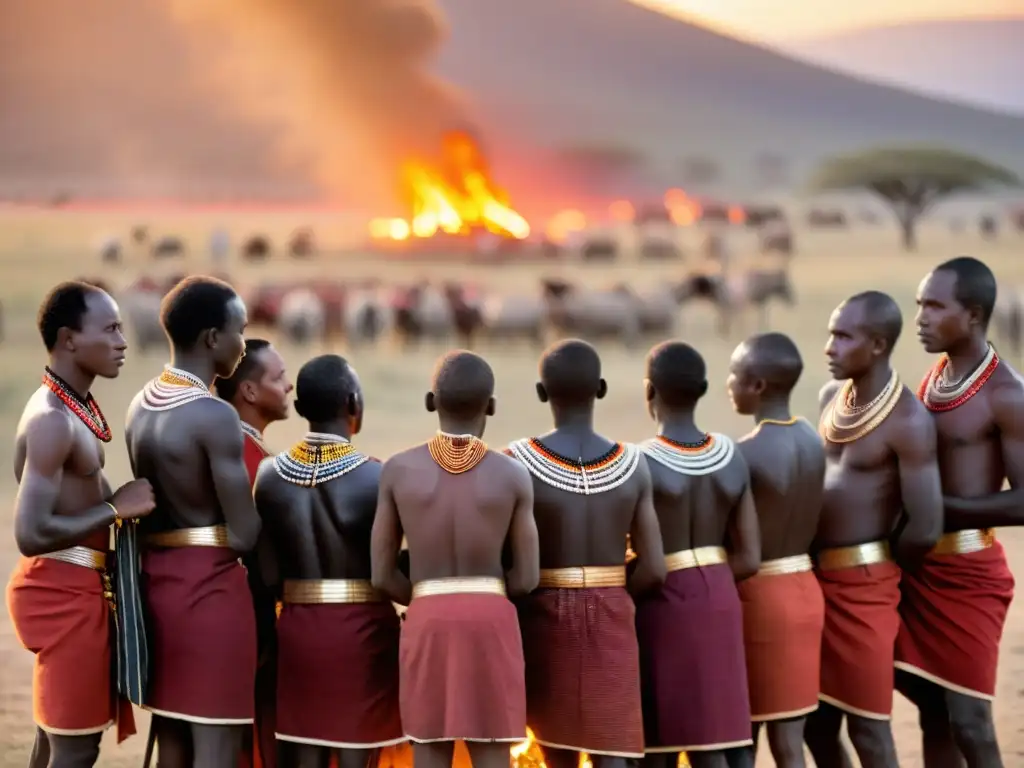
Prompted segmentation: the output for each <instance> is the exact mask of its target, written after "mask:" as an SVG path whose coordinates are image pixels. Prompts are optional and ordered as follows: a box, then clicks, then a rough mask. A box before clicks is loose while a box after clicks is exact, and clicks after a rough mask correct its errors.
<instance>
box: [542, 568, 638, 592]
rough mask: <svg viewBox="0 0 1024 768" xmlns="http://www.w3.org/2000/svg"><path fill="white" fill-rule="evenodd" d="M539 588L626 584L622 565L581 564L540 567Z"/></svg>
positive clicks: (573, 587)
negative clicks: (568, 566)
mask: <svg viewBox="0 0 1024 768" xmlns="http://www.w3.org/2000/svg"><path fill="white" fill-rule="evenodd" d="M537 586H538V587H539V588H540V589H588V588H590V587H624V586H626V567H625V566H624V565H582V566H576V567H575V568H541V569H540V583H539V584H538V585H537Z"/></svg>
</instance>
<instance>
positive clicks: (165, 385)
mask: <svg viewBox="0 0 1024 768" xmlns="http://www.w3.org/2000/svg"><path fill="white" fill-rule="evenodd" d="M205 397H213V395H212V394H210V389H209V388H208V387H207V386H206V384H204V383H203V382H202V381H201V380H200V379H199V378H198V377H197V376H194V375H192V374H191V373H189V372H188V371H183V370H181V369H180V368H174V367H172V366H170V365H165V366H164V372H163V373H161V374H160V375H159V376H157V377H156V378H155V379H153V380H152V381H150V382H149V383H147V384H146V386H144V387H143V388H142V403H141V405H142V407H143V408H145V409H146V410H148V411H169V410H171V409H172V408H178V407H180V406H182V405H186V404H188V403H191V402H194V401H196V400H201V399H203V398H205Z"/></svg>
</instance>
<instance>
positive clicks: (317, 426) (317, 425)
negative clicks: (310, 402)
mask: <svg viewBox="0 0 1024 768" xmlns="http://www.w3.org/2000/svg"><path fill="white" fill-rule="evenodd" d="M309 431H310V432H319V433H320V434H322V435H337V436H338V437H343V438H345V439H346V440H349V439H351V437H352V431H351V430H350V429H349V426H348V422H347V421H345V420H343V419H331V420H330V421H311V422H309Z"/></svg>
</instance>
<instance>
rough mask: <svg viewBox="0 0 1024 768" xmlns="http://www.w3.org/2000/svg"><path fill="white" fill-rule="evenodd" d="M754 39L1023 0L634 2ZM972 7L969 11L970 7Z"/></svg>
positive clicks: (982, 9) (1023, 11) (987, 13)
mask: <svg viewBox="0 0 1024 768" xmlns="http://www.w3.org/2000/svg"><path fill="white" fill-rule="evenodd" d="M633 2H636V3H638V4H640V5H648V6H654V7H658V8H661V9H664V10H668V11H678V12H679V13H681V14H683V15H686V16H689V17H690V18H692V19H693V20H695V21H700V22H704V23H707V24H709V25H712V26H715V27H716V28H718V29H720V30H722V31H723V32H731V33H735V34H739V35H742V36H744V37H750V38H754V39H758V38H761V39H771V40H785V39H787V38H788V39H793V38H802V37H811V36H815V35H819V34H821V35H824V34H829V33H832V32H841V31H844V30H848V29H856V28H858V27H866V26H875V25H885V24H898V23H900V22H906V21H918V20H922V19H933V18H968V17H992V16H1011V15H1012V16H1024V4H1022V2H1021V0H972V2H970V3H965V2H964V0H903V2H892V0H856V2H850V1H849V0H633ZM967 6H970V9H969V10H967V9H966V7H967Z"/></svg>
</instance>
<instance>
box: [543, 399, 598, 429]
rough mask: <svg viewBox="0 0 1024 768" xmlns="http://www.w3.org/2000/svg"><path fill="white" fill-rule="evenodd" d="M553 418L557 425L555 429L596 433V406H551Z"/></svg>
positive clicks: (591, 404) (553, 404)
mask: <svg viewBox="0 0 1024 768" xmlns="http://www.w3.org/2000/svg"><path fill="white" fill-rule="evenodd" d="M551 416H552V419H553V420H554V423H555V429H565V430H569V431H570V432H593V431H594V404H593V403H588V404H586V405H562V404H555V403H552V404H551Z"/></svg>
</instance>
